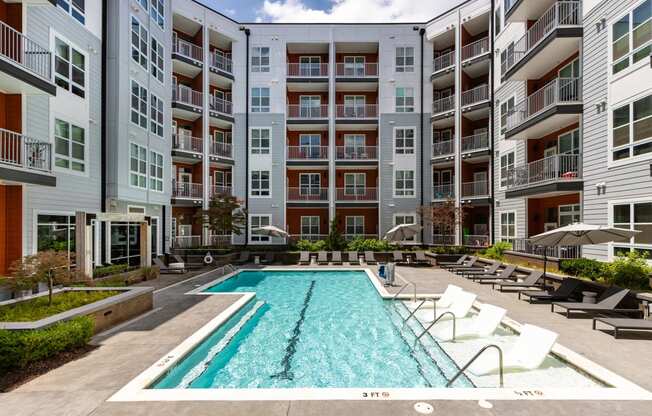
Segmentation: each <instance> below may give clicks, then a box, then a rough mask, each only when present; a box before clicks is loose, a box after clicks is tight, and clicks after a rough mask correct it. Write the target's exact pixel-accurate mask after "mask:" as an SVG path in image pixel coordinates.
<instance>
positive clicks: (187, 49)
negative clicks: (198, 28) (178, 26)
mask: <svg viewBox="0 0 652 416" xmlns="http://www.w3.org/2000/svg"><path fill="white" fill-rule="evenodd" d="M172 38H173V39H172V53H174V54H177V55H181V56H184V57H186V58H190V59H194V60H195V61H199V62H204V49H203V48H202V47H201V46H197V45H195V44H192V43H190V42H188V41H186V40H183V39H180V38H178V37H177V35H176V33H175V34H174V35H173V37H172Z"/></svg>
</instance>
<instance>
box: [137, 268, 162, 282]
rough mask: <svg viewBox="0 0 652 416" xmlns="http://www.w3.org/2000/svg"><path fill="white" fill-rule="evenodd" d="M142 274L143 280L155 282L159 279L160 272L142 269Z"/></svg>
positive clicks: (152, 269)
mask: <svg viewBox="0 0 652 416" xmlns="http://www.w3.org/2000/svg"><path fill="white" fill-rule="evenodd" d="M140 272H141V274H142V276H143V280H153V279H156V278H158V272H157V271H156V269H154V268H153V267H141V268H140Z"/></svg>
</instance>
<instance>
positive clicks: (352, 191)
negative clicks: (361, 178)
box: [336, 187, 378, 201]
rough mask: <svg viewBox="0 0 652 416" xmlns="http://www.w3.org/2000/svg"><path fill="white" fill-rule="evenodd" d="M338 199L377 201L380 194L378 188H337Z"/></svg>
mask: <svg viewBox="0 0 652 416" xmlns="http://www.w3.org/2000/svg"><path fill="white" fill-rule="evenodd" d="M336 194H337V195H336V199H337V200H338V201H377V200H378V192H377V190H376V188H355V187H351V188H337V192H336Z"/></svg>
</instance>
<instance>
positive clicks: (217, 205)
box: [195, 193, 247, 235]
mask: <svg viewBox="0 0 652 416" xmlns="http://www.w3.org/2000/svg"><path fill="white" fill-rule="evenodd" d="M195 220H196V221H197V222H200V223H202V224H204V225H207V226H208V229H209V230H211V231H212V232H213V233H214V234H218V235H227V234H235V235H240V234H242V232H243V230H244V229H245V227H246V226H247V210H246V209H245V208H244V207H243V206H242V203H241V201H239V200H238V199H237V198H236V197H234V196H233V195H229V194H219V193H216V194H215V195H213V197H212V198H211V200H210V201H209V203H208V209H205V210H201V211H200V212H198V213H197V214H196V215H195Z"/></svg>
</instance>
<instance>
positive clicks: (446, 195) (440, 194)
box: [432, 183, 455, 199]
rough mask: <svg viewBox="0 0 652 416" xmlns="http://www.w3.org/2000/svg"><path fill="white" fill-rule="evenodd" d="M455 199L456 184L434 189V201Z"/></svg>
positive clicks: (434, 187)
mask: <svg viewBox="0 0 652 416" xmlns="http://www.w3.org/2000/svg"><path fill="white" fill-rule="evenodd" d="M452 198H455V184H453V183H445V184H442V185H435V186H433V187H432V199H452Z"/></svg>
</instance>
